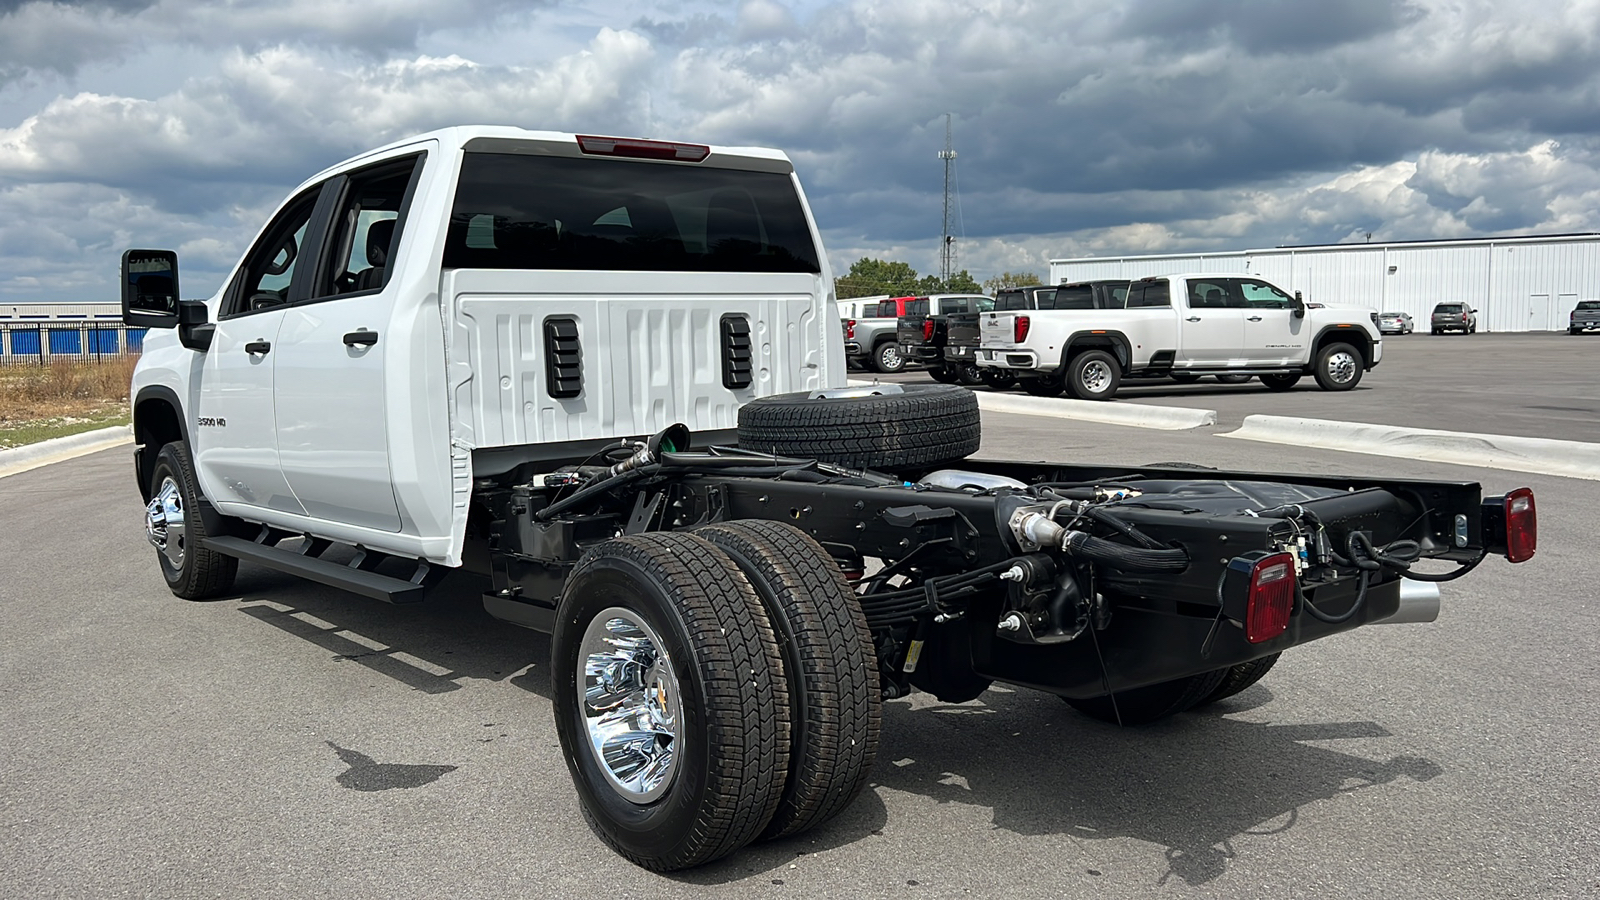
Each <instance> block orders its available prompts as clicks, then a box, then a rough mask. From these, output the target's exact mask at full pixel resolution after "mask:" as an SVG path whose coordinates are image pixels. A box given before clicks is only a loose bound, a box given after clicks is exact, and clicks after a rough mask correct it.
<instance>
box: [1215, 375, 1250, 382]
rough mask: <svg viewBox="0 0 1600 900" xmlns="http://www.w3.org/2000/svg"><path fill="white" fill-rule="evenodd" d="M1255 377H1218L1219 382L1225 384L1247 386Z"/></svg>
mask: <svg viewBox="0 0 1600 900" xmlns="http://www.w3.org/2000/svg"><path fill="white" fill-rule="evenodd" d="M1254 377H1255V376H1254V375H1218V376H1217V380H1218V381H1220V382H1222V383H1223V384H1245V383H1247V382H1248V381H1249V380H1250V379H1251V378H1254Z"/></svg>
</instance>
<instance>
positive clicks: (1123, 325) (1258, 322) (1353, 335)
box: [977, 274, 1383, 400]
mask: <svg viewBox="0 0 1600 900" xmlns="http://www.w3.org/2000/svg"><path fill="white" fill-rule="evenodd" d="M1090 284H1105V283H1104V282H1098V283H1090ZM1085 286H1086V287H1087V286H1090V285H1085ZM1065 291H1066V286H1063V287H1060V288H1057V290H1056V298H1057V301H1058V302H1057V304H1056V306H1057V308H1056V309H1055V310H1052V311H1048V312H1047V311H1045V310H1039V311H1038V312H1034V313H1027V314H1023V313H1005V314H1002V313H991V314H989V315H986V316H984V317H983V318H982V323H981V324H982V328H983V338H982V340H983V345H982V348H981V349H980V351H979V353H978V359H977V362H978V365H979V366H990V367H998V368H1003V369H1010V370H1012V371H1013V374H1015V375H1016V376H1017V377H1018V379H1019V380H1021V381H1023V383H1025V384H1042V386H1043V387H1042V388H1040V389H1036V390H1035V391H1034V392H1036V393H1048V392H1057V393H1059V392H1060V391H1061V390H1065V391H1067V392H1068V393H1069V394H1071V395H1072V396H1073V397H1076V398H1078V399H1080V400H1109V399H1111V398H1112V397H1114V396H1115V395H1116V392H1117V388H1118V387H1119V386H1120V385H1121V383H1122V381H1123V379H1124V378H1149V377H1160V376H1171V377H1174V378H1177V379H1179V380H1184V379H1193V378H1198V377H1200V376H1202V375H1216V376H1219V377H1223V378H1228V377H1234V376H1244V377H1250V376H1259V377H1260V379H1261V382H1262V383H1263V384H1265V385H1266V386H1267V387H1268V388H1270V389H1272V390H1275V391H1286V390H1289V389H1290V388H1292V387H1294V386H1295V384H1296V383H1298V382H1299V381H1300V378H1301V377H1302V376H1304V375H1311V376H1313V377H1314V378H1315V379H1316V381H1317V384H1318V386H1319V387H1321V388H1322V389H1323V390H1328V391H1348V390H1351V389H1352V388H1354V387H1355V386H1356V385H1357V384H1359V383H1360V381H1361V376H1362V374H1363V373H1364V372H1366V371H1367V370H1369V369H1371V368H1373V367H1374V366H1376V365H1377V364H1378V363H1379V362H1380V361H1381V360H1382V359H1383V340H1382V335H1380V334H1379V333H1378V326H1377V312H1376V311H1375V310H1370V309H1366V308H1362V307H1346V306H1334V305H1322V304H1307V303H1305V302H1304V301H1302V300H1301V299H1300V296H1299V294H1298V293H1297V294H1294V295H1293V296H1291V295H1290V294H1289V292H1287V291H1285V290H1283V289H1282V288H1280V287H1278V286H1276V285H1274V284H1272V283H1271V282H1268V281H1266V280H1265V279H1261V278H1256V277H1251V276H1236V275H1212V274H1198V275H1163V276H1156V277H1150V278H1141V279H1139V280H1137V281H1133V282H1131V283H1129V284H1128V285H1127V294H1126V302H1125V305H1124V308H1122V309H1108V310H1101V309H1095V310H1088V309H1077V310H1069V309H1062V308H1061V303H1060V302H1059V301H1060V299H1061V298H1062V296H1063V294H1064V293H1065Z"/></svg>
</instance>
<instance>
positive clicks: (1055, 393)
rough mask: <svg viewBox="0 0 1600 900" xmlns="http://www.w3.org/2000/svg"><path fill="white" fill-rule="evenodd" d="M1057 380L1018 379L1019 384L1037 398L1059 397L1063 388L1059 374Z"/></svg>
mask: <svg viewBox="0 0 1600 900" xmlns="http://www.w3.org/2000/svg"><path fill="white" fill-rule="evenodd" d="M1057 376H1058V377H1055V378H1018V379H1017V384H1018V386H1020V387H1021V388H1022V390H1023V391H1025V392H1026V393H1028V394H1031V395H1032V396H1035V397H1059V396H1061V392H1062V390H1063V388H1062V387H1061V378H1060V377H1059V373H1057Z"/></svg>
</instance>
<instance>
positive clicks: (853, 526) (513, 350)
mask: <svg viewBox="0 0 1600 900" xmlns="http://www.w3.org/2000/svg"><path fill="white" fill-rule="evenodd" d="M178 274H179V273H178V265H177V258H176V255H175V254H173V253H171V252H169V251H161V250H130V251H128V252H127V253H125V254H124V257H123V266H122V292H123V315H124V319H125V320H126V321H127V322H128V323H129V324H131V325H135V326H143V327H150V328H152V329H156V330H154V331H152V332H151V333H150V335H149V336H148V337H147V339H146V342H145V350H144V355H143V357H142V359H141V360H140V362H139V365H138V368H137V370H136V372H135V375H134V380H133V385H132V395H131V396H132V403H133V415H134V433H135V438H136V441H137V443H138V449H137V451H136V455H135V462H136V467H137V475H138V486H139V490H140V491H141V493H142V494H143V496H144V498H145V500H146V503H147V506H146V508H145V513H144V522H143V525H144V528H145V530H146V533H147V535H148V537H149V541H150V543H151V544H152V546H153V547H154V548H155V557H156V560H157V562H158V564H159V566H160V571H161V573H162V575H163V576H164V578H165V580H166V583H167V586H168V587H169V588H170V589H171V591H172V592H173V593H174V594H176V595H178V596H179V597H183V598H187V599H196V600H197V599H204V598H212V597H218V596H223V595H226V594H227V593H228V592H229V591H230V590H231V589H232V585H233V582H234V576H235V574H236V571H237V567H238V564H239V561H240V560H244V561H247V562H250V563H253V564H256V565H262V566H268V567H272V568H275V569H279V570H282V571H286V572H291V573H294V574H296V575H299V576H302V577H305V578H308V579H312V580H315V581H318V582H321V583H324V584H329V585H335V586H337V587H340V588H343V589H346V590H349V591H351V592H353V593H357V594H361V595H364V596H367V597H371V598H374V599H377V600H383V601H388V602H391V603H411V602H417V601H420V600H423V599H425V597H426V595H427V593H428V591H429V590H430V589H431V588H432V587H433V586H434V585H435V582H437V580H438V578H439V576H440V574H441V573H443V572H445V571H448V570H450V569H455V568H462V567H464V568H467V569H469V570H472V571H476V572H478V573H481V575H482V576H484V577H483V578H482V579H481V581H482V583H483V585H484V586H485V588H486V590H485V592H484V594H483V598H482V603H483V607H484V609H486V610H487V611H488V612H489V613H490V614H492V615H494V616H496V617H498V618H501V619H504V620H506V621H509V622H514V623H517V624H520V625H524V626H527V627H530V628H535V629H539V630H542V631H545V632H548V633H550V634H551V660H550V670H551V685H552V692H553V696H552V705H553V707H554V715H555V731H556V734H557V736H558V738H559V740H560V742H561V746H562V748H563V751H564V753H565V756H566V759H567V762H568V767H569V770H570V772H571V776H572V779H573V784H574V786H575V788H576V790H577V793H578V795H579V799H580V802H581V804H582V807H583V810H584V812H585V814H586V816H587V817H588V818H589V820H590V821H591V822H592V823H593V824H594V827H595V830H596V832H597V834H598V835H599V836H600V838H601V839H602V840H603V841H604V842H605V843H607V844H608V845H609V846H610V847H612V848H613V849H614V850H616V851H617V852H618V853H620V854H621V855H623V856H624V857H626V858H628V859H630V860H632V861H634V862H636V863H638V864H639V865H641V866H644V867H647V868H650V869H654V870H672V869H681V868H685V867H689V866H694V865H699V864H701V863H705V862H708V861H710V860H714V859H717V858H720V857H723V856H726V855H728V854H730V853H733V852H735V851H737V850H738V849H739V848H741V847H743V846H745V845H746V844H748V843H749V842H751V841H755V840H762V839H770V838H779V837H785V836H789V835H794V834H798V833H800V832H803V831H805V830H806V829H809V828H814V827H816V826H819V825H821V824H822V823H824V822H826V821H828V819H830V818H831V817H833V816H834V815H835V814H837V813H838V812H839V811H841V810H842V809H844V808H846V807H847V806H848V805H849V804H850V803H851V801H852V800H853V799H854V797H855V796H856V795H857V794H858V793H860V791H861V790H863V788H864V787H865V786H866V785H867V783H868V780H869V776H870V771H871V768H872V764H873V759H874V756H875V754H876V752H877V747H878V740H879V723H880V718H881V703H882V700H883V699H884V698H885V697H898V696H903V695H904V694H906V693H907V692H909V691H911V690H913V689H919V690H924V691H928V692H930V693H932V694H934V695H936V696H938V697H940V698H941V699H944V700H947V701H950V702H959V701H962V700H969V699H972V698H974V697H976V696H978V694H979V693H981V692H982V691H983V690H984V689H985V688H986V687H987V686H988V685H989V684H990V683H991V682H994V681H1004V682H1009V683H1013V684H1018V685H1025V686H1028V687H1031V688H1036V689H1040V690H1045V691H1049V692H1052V693H1055V694H1057V695H1059V696H1061V697H1063V698H1064V699H1065V701H1066V702H1067V703H1069V704H1071V705H1072V706H1073V707H1074V708H1076V709H1078V710H1080V711H1082V712H1083V713H1084V714H1085V715H1088V716H1091V717H1095V718H1100V719H1104V720H1107V721H1113V722H1120V723H1124V724H1135V723H1139V722H1147V721H1153V720H1155V719H1159V718H1161V717H1164V716H1167V715H1170V714H1172V713H1174V712H1177V711H1180V710H1182V709H1186V708H1189V707H1192V706H1194V705H1197V704H1201V703H1206V702H1210V701H1213V700H1216V699H1218V698H1220V697H1223V696H1227V695H1228V694H1231V693H1234V692H1237V691H1240V690H1243V689H1244V688H1246V687H1248V686H1249V685H1250V684H1251V683H1253V682H1254V681H1255V680H1256V679H1258V678H1260V677H1261V676H1262V675H1263V674H1265V672H1266V671H1267V669H1269V668H1270V667H1271V666H1272V665H1273V663H1274V662H1275V661H1276V660H1277V659H1278V657H1279V655H1280V654H1281V653H1282V652H1283V651H1285V650H1287V649H1290V648H1292V647H1294V646H1295V645H1298V644H1301V643H1304V642H1307V641H1310V640H1315V639H1318V638H1321V637H1325V636H1329V635H1332V634H1338V633H1341V632H1345V631H1349V630H1351V629H1354V628H1358V627H1361V626H1364V625H1369V624H1375V623H1380V622H1396V621H1428V620H1431V618H1432V617H1433V616H1434V615H1435V614H1436V612H1437V602H1438V592H1437V589H1435V588H1434V587H1433V585H1432V583H1431V582H1432V581H1435V580H1440V579H1441V577H1453V576H1440V575H1437V574H1425V573H1423V572H1420V571H1416V570H1414V569H1413V568H1412V565H1413V563H1414V562H1416V561H1418V560H1443V561H1447V562H1453V563H1455V564H1457V565H1458V566H1465V567H1469V568H1470V567H1471V566H1473V565H1476V564H1477V563H1478V562H1480V561H1482V560H1483V559H1484V558H1486V557H1487V556H1488V555H1491V554H1496V555H1503V556H1505V557H1507V558H1508V559H1510V560H1511V561H1513V562H1517V561H1521V560H1523V559H1526V558H1528V557H1530V556H1531V555H1532V554H1533V552H1534V549H1535V545H1536V541H1537V531H1536V518H1535V510H1534V504H1533V496H1532V494H1531V492H1528V491H1526V490H1517V491H1512V492H1510V493H1508V494H1505V495H1501V496H1491V497H1484V496H1483V494H1482V491H1481V490H1480V488H1479V486H1478V485H1477V484H1473V483H1470V482H1441V481H1408V480H1403V479H1383V478H1376V477H1371V476H1367V477H1345V476H1338V477H1331V476H1317V477H1310V476H1289V477H1285V476H1261V475H1251V474H1249V473H1240V472H1215V473H1213V472H1197V471H1196V470H1194V469H1192V468H1182V467H1176V466H1161V465H1155V466H1129V465H1126V464H1121V463H1118V464H1113V465H1106V464H1094V463H1079V464H1068V463H1024V462H1004V461H979V460H971V459H968V457H969V456H970V455H971V454H972V453H974V452H975V451H976V450H977V448H978V443H979V439H980V437H981V434H980V422H979V416H978V409H977V402H976V400H975V398H974V397H973V395H972V394H971V393H970V392H968V391H966V390H964V389H962V388H959V387H955V386H950V385H934V384H924V385H875V386H871V387H857V388H852V387H846V386H845V380H844V352H843V351H844V347H843V339H842V335H841V333H840V328H839V325H838V324H837V309H836V307H835V305H834V298H833V297H832V295H831V290H830V289H831V285H832V278H831V275H830V272H829V269H828V264H827V258H826V256H825V255H824V253H823V252H822V248H821V243H820V241H819V240H818V235H817V228H816V226H815V224H814V223H813V221H812V218H811V214H810V212H809V210H808V208H807V206H806V202H805V198H804V195H803V194H802V193H801V190H800V186H799V182H798V180H797V179H796V176H795V173H794V169H793V167H792V165H791V164H790V162H789V160H788V158H787V157H785V156H784V155H783V154H782V153H779V152H777V151H773V150H760V149H752V148H730V147H711V146H707V145H703V144H693V143H682V142H667V141H653V140H635V139H630V138H613V137H595V136H587V135H572V134H558V133H553V132H541V131H523V130H520V129H514V128H492V127H462V128H451V129H446V130H443V131H437V132H433V133H430V134H426V135H422V136H421V137H417V138H413V139H410V140H406V141H402V142H400V143H396V144H392V145H390V146H388V147H384V148H382V149H379V150H375V151H373V152H371V153H368V154H364V155H362V156H359V157H357V158H355V159H352V160H349V161H347V162H344V163H341V164H339V165H337V166H334V167H333V168H331V169H328V170H327V171H325V172H322V173H320V174H318V175H317V176H315V177H313V178H312V179H310V180H309V181H307V182H305V183H304V184H302V185H301V186H300V187H298V188H296V189H295V190H294V191H293V192H292V193H291V194H290V196H289V199H288V200H287V201H285V203H284V204H283V205H282V206H281V207H280V208H279V209H278V210H277V212H275V213H274V214H273V216H272V217H271V219H270V220H269V221H268V223H267V224H266V226H265V227H264V228H263V229H262V231H261V232H260V234H259V236H258V237H257V238H256V239H255V240H254V242H253V243H252V244H251V246H250V247H249V248H248V249H247V250H246V251H245V253H244V256H243V258H242V259H241V260H240V261H239V263H238V264H237V265H236V266H235V268H234V269H233V271H232V272H231V273H230V274H229V275H228V277H227V278H226V279H225V281H224V282H223V285H222V287H221V288H220V289H219V290H218V291H217V292H216V293H215V294H214V295H213V296H212V297H211V298H210V299H208V300H204V301H196V300H180V299H179V298H180V297H181V294H180V292H179V290H180V289H179V283H180V282H179V278H178ZM1458 573H1459V570H1458ZM1285 699H1286V698H1285ZM405 727H411V728H418V727H425V726H422V725H418V724H416V723H412V724H409V725H407V726H405Z"/></svg>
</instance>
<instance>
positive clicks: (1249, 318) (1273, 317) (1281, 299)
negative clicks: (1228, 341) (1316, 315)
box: [1236, 278, 1307, 366]
mask: <svg viewBox="0 0 1600 900" xmlns="http://www.w3.org/2000/svg"><path fill="white" fill-rule="evenodd" d="M1236 281H1237V282H1238V291H1239V296H1240V297H1242V298H1243V300H1244V305H1245V313H1244V351H1243V353H1244V356H1245V358H1246V359H1248V360H1249V361H1250V364H1251V365H1256V366H1259V365H1298V364H1300V363H1304V362H1305V361H1306V354H1307V345H1306V339H1305V337H1304V330H1305V323H1306V320H1305V319H1296V318H1295V317H1294V312H1293V309H1294V301H1293V300H1292V299H1290V297H1289V295H1288V294H1286V293H1284V292H1283V291H1281V290H1279V289H1278V288H1277V287H1275V286H1273V285H1271V284H1268V283H1267V282H1265V281H1261V280H1259V279H1255V278H1239V279H1236Z"/></svg>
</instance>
